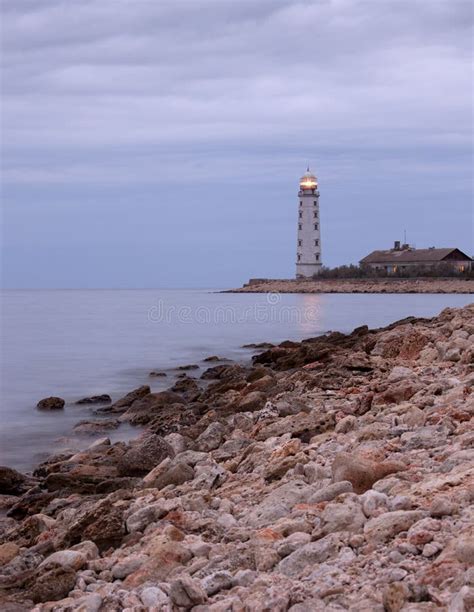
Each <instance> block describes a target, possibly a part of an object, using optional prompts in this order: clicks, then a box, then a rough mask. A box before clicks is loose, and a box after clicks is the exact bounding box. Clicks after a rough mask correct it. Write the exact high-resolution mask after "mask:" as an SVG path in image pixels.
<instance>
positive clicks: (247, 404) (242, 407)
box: [236, 391, 267, 412]
mask: <svg viewBox="0 0 474 612" xmlns="http://www.w3.org/2000/svg"><path fill="white" fill-rule="evenodd" d="M266 401H267V398H266V395H265V394H264V393H262V391H251V392H250V393H247V395H244V396H243V397H242V399H241V400H240V401H239V402H238V404H237V406H236V408H237V410H238V411H239V412H254V411H255V410H260V409H261V408H263V407H264V406H265V402H266Z"/></svg>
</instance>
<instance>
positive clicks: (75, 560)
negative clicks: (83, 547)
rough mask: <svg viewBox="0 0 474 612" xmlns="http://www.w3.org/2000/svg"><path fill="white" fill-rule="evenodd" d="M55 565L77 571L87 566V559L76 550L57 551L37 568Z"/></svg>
mask: <svg viewBox="0 0 474 612" xmlns="http://www.w3.org/2000/svg"><path fill="white" fill-rule="evenodd" d="M52 564H57V565H60V566H61V567H72V568H73V569H75V570H79V569H81V568H83V567H84V566H85V565H87V557H86V555H85V554H83V553H81V552H79V551H77V550H58V551H57V552H54V553H53V554H52V555H49V557H46V559H45V560H44V561H43V562H42V563H40V565H39V567H40V568H41V567H47V566H48V565H52Z"/></svg>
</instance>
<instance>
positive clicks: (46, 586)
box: [27, 566, 76, 603]
mask: <svg viewBox="0 0 474 612" xmlns="http://www.w3.org/2000/svg"><path fill="white" fill-rule="evenodd" d="M75 584H76V570H74V569H73V568H72V567H62V566H56V567H53V568H51V569H49V570H46V571H43V570H40V571H38V572H37V573H36V574H35V577H34V578H33V580H32V584H31V586H30V587H29V589H28V591H27V595H28V596H29V597H30V598H31V599H32V600H33V601H34V602H35V603H41V602H49V601H58V600H59V599H63V598H64V597H66V596H67V595H68V594H69V591H72V589H73V588H74V586H75Z"/></svg>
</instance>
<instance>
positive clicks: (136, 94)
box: [1, 0, 474, 287]
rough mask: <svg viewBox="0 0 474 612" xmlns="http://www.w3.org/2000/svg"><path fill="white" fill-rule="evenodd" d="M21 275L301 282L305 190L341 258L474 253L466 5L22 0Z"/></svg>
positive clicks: (14, 124) (16, 209)
mask: <svg viewBox="0 0 474 612" xmlns="http://www.w3.org/2000/svg"><path fill="white" fill-rule="evenodd" d="M1 6H2V12H3V15H2V17H3V19H2V30H3V32H2V35H3V36H2V38H3V54H2V55H3V83H2V94H3V100H2V102H3V103H2V127H3V135H2V145H3V201H4V205H3V240H2V246H3V267H4V274H3V281H4V284H5V285H6V286H8V287H196V286H206V287H219V286H222V287H224V286H232V285H240V284H241V283H242V282H244V281H246V280H247V279H248V277H252V276H253V277H255V276H270V277H280V278H281V277H290V276H292V275H293V274H294V262H295V256H296V255H295V254H296V223H297V220H296V218H297V197H296V194H297V188H298V179H299V177H300V175H301V174H302V173H303V172H304V171H305V169H306V165H307V164H309V165H310V166H311V169H312V170H313V171H314V172H315V173H316V174H317V176H318V177H319V184H320V193H321V198H320V203H321V230H322V245H323V255H322V258H323V263H325V264H326V265H330V266H334V265H338V264H342V263H349V262H357V261H358V260H359V259H360V258H362V257H363V256H365V255H366V254H367V253H368V252H369V251H371V250H373V249H376V248H388V247H390V245H391V243H392V241H393V240H396V239H403V234H404V231H405V230H406V232H407V239H408V241H409V242H411V243H414V244H416V246H419V247H426V246H432V245H436V246H453V247H454V246H457V247H459V248H461V249H463V250H465V251H466V252H468V253H469V254H472V252H473V250H474V245H473V201H472V167H471V164H472V115H471V105H472V85H473V83H472V72H471V68H470V62H471V54H472V43H471V40H472V38H471V37H472V17H473V15H472V8H471V3H470V1H463V0H366V1H359V0H299V1H298V0H258V1H257V0H238V1H237V0H153V1H152V0H133V1H132V0H81V1H80V2H71V1H70V0H1Z"/></svg>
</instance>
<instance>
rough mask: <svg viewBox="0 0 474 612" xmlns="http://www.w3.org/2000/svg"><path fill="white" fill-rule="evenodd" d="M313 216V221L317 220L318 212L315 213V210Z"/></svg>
mask: <svg viewBox="0 0 474 612" xmlns="http://www.w3.org/2000/svg"><path fill="white" fill-rule="evenodd" d="M313 216H314V218H315V219H317V218H318V211H317V210H315V211H314V212H313Z"/></svg>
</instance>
